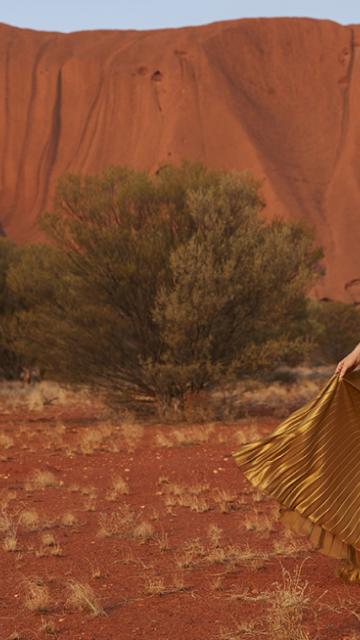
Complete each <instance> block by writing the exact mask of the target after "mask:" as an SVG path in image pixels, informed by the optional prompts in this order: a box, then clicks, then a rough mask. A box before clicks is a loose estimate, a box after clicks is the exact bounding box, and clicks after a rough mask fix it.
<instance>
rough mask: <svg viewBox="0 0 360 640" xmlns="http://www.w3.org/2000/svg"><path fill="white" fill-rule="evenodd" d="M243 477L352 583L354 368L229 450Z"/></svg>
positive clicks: (358, 376)
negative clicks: (269, 498) (266, 431)
mask: <svg viewBox="0 0 360 640" xmlns="http://www.w3.org/2000/svg"><path fill="white" fill-rule="evenodd" d="M233 456H234V458H235V461H236V463H237V464H238V465H239V466H240V467H241V469H242V471H243V473H244V475H245V477H246V478H247V479H248V480H249V481H250V482H251V483H252V484H253V485H254V486H255V487H257V488H259V489H260V490H262V491H264V492H265V493H267V494H268V495H269V496H272V497H273V498H275V499H276V500H277V501H278V502H279V503H280V521H281V522H282V524H283V525H284V526H286V527H288V528H290V529H292V530H293V531H295V532H296V533H300V534H303V535H305V536H307V538H308V539H309V541H310V542H311V543H312V545H313V546H314V547H315V548H316V549H318V550H319V551H320V552H321V553H323V554H325V555H327V556H332V557H334V558H338V559H342V560H343V568H342V570H341V569H339V570H338V575H340V576H341V577H343V578H345V579H347V580H349V581H358V580H360V370H357V371H352V372H348V373H346V374H345V376H344V377H343V378H342V379H340V378H339V376H338V375H337V374H335V373H334V374H333V375H332V376H331V378H330V379H329V380H328V381H327V383H326V384H325V385H324V386H323V388H322V389H321V390H320V392H319V393H318V395H317V396H316V397H315V398H314V399H313V400H311V401H310V402H308V403H307V404H305V405H304V406H302V407H300V409H297V410H296V411H294V412H293V413H292V414H290V415H289V416H288V417H287V418H286V419H285V420H284V421H283V422H281V423H280V424H279V425H278V426H277V427H276V428H275V429H274V430H273V431H272V432H271V433H270V434H269V435H267V436H266V437H265V438H263V439H261V440H256V441H255V442H248V443H246V444H243V445H242V446H241V447H240V449H238V450H237V451H236V452H234V453H233Z"/></svg>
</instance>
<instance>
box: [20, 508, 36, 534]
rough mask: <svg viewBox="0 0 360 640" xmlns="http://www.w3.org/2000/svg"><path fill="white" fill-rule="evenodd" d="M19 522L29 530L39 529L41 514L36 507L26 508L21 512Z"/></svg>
mask: <svg viewBox="0 0 360 640" xmlns="http://www.w3.org/2000/svg"><path fill="white" fill-rule="evenodd" d="M19 524H21V525H22V526H23V527H25V529H28V531H37V530H38V529H39V528H40V516H39V514H38V512H37V511H36V510H35V509H24V510H23V511H22V512H21V513H20V516H19Z"/></svg>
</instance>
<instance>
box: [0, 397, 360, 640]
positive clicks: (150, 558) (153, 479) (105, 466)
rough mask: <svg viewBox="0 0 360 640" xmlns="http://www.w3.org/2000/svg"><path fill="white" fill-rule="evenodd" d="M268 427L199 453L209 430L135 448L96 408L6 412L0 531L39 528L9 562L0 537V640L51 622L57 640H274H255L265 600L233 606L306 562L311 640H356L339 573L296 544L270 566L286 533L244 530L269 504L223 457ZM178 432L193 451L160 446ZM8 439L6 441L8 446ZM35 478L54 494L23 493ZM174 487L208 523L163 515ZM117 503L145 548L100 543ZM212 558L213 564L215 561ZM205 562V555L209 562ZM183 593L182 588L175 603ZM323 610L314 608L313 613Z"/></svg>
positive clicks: (155, 427) (187, 511) (349, 588)
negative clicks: (83, 603) (89, 593)
mask: <svg viewBox="0 0 360 640" xmlns="http://www.w3.org/2000/svg"><path fill="white" fill-rule="evenodd" d="M277 422H278V420H276V419H275V418H263V417H262V418H259V419H255V418H252V419H243V420H241V421H239V422H238V423H237V424H218V425H216V424H213V429H211V428H210V431H208V433H207V437H205V440H207V441H205V442H203V443H202V444H201V443H200V444H197V443H196V438H198V439H199V437H200V436H201V434H203V433H204V430H205V433H206V429H207V428H208V426H209V425H205V426H201V425H200V426H199V425H195V437H194V432H192V428H193V427H192V426H189V425H178V426H169V425H160V424H144V425H143V427H144V430H143V433H142V434H141V433H139V434H138V438H137V440H136V439H135V440H131V434H132V433H134V430H133V427H131V424H130V425H129V424H128V425H127V426H126V427H125V432H123V431H122V426H121V424H120V423H116V421H114V420H112V421H111V422H109V421H107V422H106V421H105V418H104V416H103V415H101V414H100V413H99V410H98V408H96V407H94V408H93V409H91V407H90V408H89V407H81V406H79V407H73V408H71V407H68V408H67V409H66V410H64V409H63V408H61V407H52V408H51V407H49V408H47V409H46V410H43V411H41V412H27V411H25V410H24V411H22V412H20V411H16V412H15V411H14V412H11V413H9V412H5V411H4V409H3V412H2V413H1V416H0V442H1V446H0V483H1V485H0V486H1V491H0V498H1V502H2V505H3V511H2V512H0V523H1V513H2V514H3V516H4V513H5V514H6V513H7V514H8V515H10V517H13V518H15V514H18V516H19V513H20V511H21V510H24V509H27V510H28V509H36V510H37V512H38V513H39V515H40V526H39V527H38V528H37V529H36V530H35V531H29V530H27V529H26V527H25V526H24V524H21V522H22V521H21V520H20V524H19V525H18V528H17V549H16V550H15V551H6V550H5V549H4V547H3V543H4V540H5V538H6V531H2V532H0V566H1V583H0V639H1V640H5V639H7V638H9V637H11V635H10V634H12V633H14V632H15V631H17V632H18V634H19V636H13V637H14V638H22V639H24V640H27V639H32V638H42V637H47V633H46V632H45V631H44V630H43V631H41V630H40V628H41V625H42V624H44V623H45V622H48V623H51V624H52V625H53V627H54V633H55V637H58V638H60V639H61V640H76V639H78V638H84V639H85V640H103V639H104V638H106V639H107V640H130V639H132V638H136V639H137V640H138V639H141V638H143V639H144V640H145V639H146V640H152V639H153V640H169V638H171V639H172V640H185V639H186V640H215V639H220V638H221V639H224V640H225V639H227V640H239V639H240V638H248V637H253V638H263V637H265V638H266V637H269V638H271V640H275V637H274V636H273V635H271V634H270V635H269V636H267V635H263V634H261V633H260V631H261V630H263V631H264V630H266V629H267V622H266V619H267V618H266V616H267V612H268V611H269V608H270V607H271V603H272V602H273V601H274V598H272V599H271V600H270V602H265V603H264V601H261V600H260V601H258V602H256V600H255V601H252V600H251V599H250V600H244V599H243V598H241V597H240V594H243V595H246V596H247V597H248V598H256V597H258V596H259V595H260V596H261V594H264V592H266V591H270V592H271V591H273V590H274V589H275V588H276V584H275V583H276V582H278V583H279V584H282V572H281V565H282V566H283V567H284V568H286V569H287V570H289V572H290V573H291V575H293V572H294V571H295V569H296V567H299V566H300V564H301V562H302V561H303V560H304V558H306V560H305V561H304V564H303V566H302V568H301V584H304V583H305V582H306V581H308V583H309V584H308V587H307V589H306V591H305V593H308V592H309V594H310V592H312V595H311V594H310V605H311V606H310V608H309V610H307V611H305V613H304V627H305V628H306V629H307V630H308V632H309V638H310V640H314V638H318V639H319V640H335V639H337V640H338V639H345V638H348V637H350V634H351V632H354V631H357V632H358V633H359V634H360V620H359V619H357V618H356V616H355V615H354V614H352V613H350V612H349V611H347V610H346V609H344V608H341V607H340V605H339V602H340V603H341V602H342V603H343V604H345V603H346V602H348V605H349V603H350V601H351V602H352V605H351V607H350V608H352V609H353V610H354V611H355V614H357V615H360V606H359V604H358V603H359V597H360V584H359V585H348V584H345V583H343V582H341V581H340V580H339V579H338V578H337V577H336V576H335V568H336V566H337V561H336V560H333V559H330V558H327V557H325V556H323V555H321V554H319V553H318V552H316V551H314V550H312V549H311V548H310V547H309V545H308V543H307V541H306V540H305V539H304V538H303V537H297V536H295V535H294V534H291V537H290V538H289V539H288V541H287V545H288V549H289V544H291V543H292V544H295V548H296V546H297V547H298V550H297V551H296V550H295V552H294V553H291V550H288V552H287V553H286V552H283V553H278V554H276V553H274V544H275V545H276V543H278V542H279V541H280V540H284V539H285V540H286V538H284V528H283V527H282V526H281V525H280V524H279V523H278V522H277V521H276V519H275V520H274V524H273V529H272V530H271V531H270V532H269V531H261V527H260V530H251V529H249V530H248V529H247V528H246V526H245V523H246V518H248V517H250V516H251V515H254V513H255V511H257V512H258V514H259V522H260V523H261V522H262V521H263V519H264V517H265V515H266V514H268V515H269V514H271V513H274V508H276V507H277V504H276V503H275V501H273V500H272V499H270V498H268V497H267V496H264V494H261V495H258V496H256V491H255V490H254V489H253V488H252V487H251V486H250V485H249V483H248V482H247V481H246V480H245V478H244V477H243V475H242V473H241V471H240V470H239V469H238V467H236V465H235V463H234V462H233V460H232V458H231V457H230V453H231V451H232V450H234V449H235V448H236V446H237V442H236V434H239V433H240V432H241V431H244V433H245V434H247V435H246V437H247V438H249V437H250V436H249V433H251V432H252V433H253V435H254V431H251V430H253V429H254V428H257V429H258V433H260V434H262V435H264V434H265V433H267V432H268V431H269V430H270V429H273V428H274V426H275V424H277ZM104 425H105V426H104ZM106 425H107V426H106ZM109 425H110V427H109ZM94 429H95V431H94ZM106 429H107V431H106ZM99 430H100V431H99ZM101 430H103V431H102V434H103V439H102V440H101V439H100V440H98V442H97V445H96V446H95V447H94V449H93V450H92V451H91V446H90V444H91V442H90V439H91V437H92V438H93V442H94V433H95V436H96V434H97V435H98V436H99V433H101ZM249 430H250V431H249ZM174 432H175V433H176V432H180V433H181V434H183V436H186V435H187V437H188V440H189V439H190V441H191V439H192V441H193V443H192V444H191V443H189V444H187V445H182V446H180V445H179V444H177V445H176V446H160V445H164V444H169V443H170V444H171V443H172V444H173V445H174V444H175V438H176V435H174ZM124 433H125V436H124ZM4 434H5V435H6V436H8V437H10V438H11V439H12V440H10V441H7V440H6V439H4ZM129 434H130V436H129ZM190 436H191V437H190ZM164 437H165V440H164ZM129 438H130V439H129ZM159 438H160V440H159ZM166 438H167V440H166ZM89 443H90V444H89ZM85 451H88V453H85ZM36 469H39V470H42V471H44V470H48V471H51V472H53V474H54V475H55V477H56V479H57V481H58V482H59V485H58V486H56V487H46V488H41V489H31V488H29V487H27V485H26V481H27V480H29V478H30V477H31V475H32V473H33V471H34V470H36ZM118 474H121V476H122V477H123V479H124V480H126V481H127V483H128V486H129V494H128V495H118V496H117V497H116V499H115V500H113V501H111V500H108V499H107V497H109V494H108V491H109V487H110V486H111V480H112V478H113V477H114V476H116V475H118ZM174 483H175V484H176V485H182V486H186V487H187V494H186V495H189V493H188V492H189V491H191V490H192V491H195V492H196V491H198V492H199V491H200V493H199V495H198V500H201V499H205V500H206V504H205V507H204V505H203V506H200V509H202V508H206V507H208V510H205V511H201V510H200V512H197V511H194V510H191V508H189V507H187V506H179V505H176V504H175V505H174V506H170V505H169V502H171V501H173V502H176V499H174V497H172V498H171V496H173V493H171V491H172V492H174V491H175V493H176V488H175V489H174ZM199 485H200V486H199ZM206 485H208V487H207V486H206ZM89 487H93V491H94V492H95V493H96V497H95V498H94V507H93V508H94V510H88V507H87V504H86V500H87V497H88V495H89V491H90V489H89ZM191 487H192V489H191ZM219 490H225V491H226V492H227V495H226V496H223V509H225V510H227V511H228V512H225V513H223V512H222V508H221V501H220V502H219ZM86 492H87V493H86ZM256 497H257V498H260V499H258V500H257V499H256ZM165 501H167V504H166V503H165ZM224 501H225V502H224ZM125 503H126V504H128V505H130V507H131V509H133V510H134V514H135V518H136V522H137V523H139V522H141V521H143V520H145V521H147V522H148V523H150V524H152V526H153V528H154V535H153V536H152V537H151V538H150V539H149V540H147V541H145V542H144V541H141V540H140V539H136V538H134V536H133V535H132V533H131V532H132V531H133V528H131V527H130V529H129V531H128V536H127V535H126V532H125V533H124V535H120V534H117V535H112V536H110V537H100V536H99V535H98V531H99V514H101V513H106V514H111V513H115V512H117V510H118V509H119V507H121V505H122V506H123V505H124V504H125ZM197 504H198V505H199V504H200V505H201V503H200V502H198V503H197ZM224 504H225V506H224ZM69 511H70V512H71V513H72V514H73V515H74V516H75V517H76V519H77V524H75V525H72V526H64V525H63V524H61V522H60V521H61V517H62V516H63V514H64V513H66V512H69ZM18 516H17V517H18ZM2 522H3V521H2ZM210 525H217V526H218V527H219V528H220V529H221V536H220V540H219V541H218V544H217V545H216V541H215V542H214V541H213V542H212V543H211V542H210V540H209V537H208V528H209V526H210ZM45 533H52V534H53V535H54V536H55V539H56V542H57V543H58V544H59V545H60V548H61V550H60V554H59V555H51V552H52V550H53V549H54V547H53V546H48V547H46V546H45V547H44V545H43V544H42V540H41V539H42V536H43V535H44V534H45ZM165 534H166V535H167V538H168V549H165V550H161V549H160V546H159V541H158V538H159V536H160V537H161V538H162V539H164V535H165ZM189 541H193V543H194V541H195V546H194V544H193V551H194V548H195V549H196V548H197V549H198V552H199V555H198V556H196V553H195V552H194V553H193V556H192V562H191V561H190V562H189V565H190V566H183V567H181V566H178V565H179V562H180V564H181V563H183V560H182V559H183V558H184V552H185V548H186V545H187V544H188V543H189ZM199 544H200V545H202V546H203V549H201V547H199ZM247 545H248V549H250V550H251V551H252V552H254V553H255V554H256V553H261V552H263V553H265V554H266V555H265V558H264V559H263V561H256V560H255V561H253V562H252V563H251V562H249V560H246V558H240V559H239V558H238V559H236V558H235V555H234V554H235V552H236V550H237V551H238V552H239V550H240V549H242V550H244V549H245V550H246V548H247ZM302 545H303V546H302ZM165 546H166V545H165ZM41 549H42V551H40V550H41ZM234 549H235V552H234ZM221 550H223V556H224V557H223V559H222V562H220V561H216V557H215V556H216V555H217V557H218V560H219V558H220V557H221V553H222V551H221ZM204 551H205V557H204ZM39 552H40V554H39ZM210 552H212V554H213V555H212V556H210V557H209V553H210ZM36 554H38V555H36ZM214 554H215V555H214ZM206 556H207V557H206ZM190 560H191V556H190ZM34 576H37V577H40V578H42V579H43V581H44V583H45V584H46V585H47V586H48V588H49V592H50V599H51V602H50V605H49V607H48V610H47V611H44V612H37V611H29V610H28V609H27V608H26V606H25V590H24V584H23V579H24V578H25V577H34ZM69 578H76V579H78V580H80V581H81V582H85V583H88V584H90V585H91V586H92V587H93V589H94V591H95V593H96V595H97V596H98V598H99V600H100V604H101V605H102V606H103V608H104V610H105V612H106V614H107V615H100V616H97V617H93V616H91V615H90V614H89V613H88V612H86V611H77V610H75V609H73V608H72V607H71V606H69V603H68V604H66V599H67V596H68V593H67V586H66V585H67V581H68V580H69ZM159 578H160V579H162V580H163V588H162V591H163V593H162V594H156V593H155V594H149V593H147V585H148V581H149V580H152V581H153V584H154V580H156V579H159ZM179 580H180V583H179ZM179 584H180V588H181V587H183V588H182V589H181V590H177V591H176V587H179ZM174 585H175V587H174ZM324 592H325V593H324ZM318 597H321V600H320V603H321V604H322V607H321V606H320V604H319V603H318V604H316V603H315V602H314V601H315V600H316V598H318ZM339 599H340V600H339ZM328 606H330V607H335V608H336V609H337V611H336V612H334V611H331V610H330V609H329V608H327V607H328ZM244 623H248V624H253V625H255V629H258V630H260V631H259V632H256V631H255V632H254V634H253V635H252V636H250V635H247V634H246V633H242V632H237V633H236V625H240V624H244ZM227 632H229V635H226V633H227ZM230 632H232V633H230ZM221 633H222V634H223V635H221ZM224 634H225V635H224ZM276 637H278V635H276ZM353 637H354V638H355V637H358V636H353ZM359 637H360V636H359Z"/></svg>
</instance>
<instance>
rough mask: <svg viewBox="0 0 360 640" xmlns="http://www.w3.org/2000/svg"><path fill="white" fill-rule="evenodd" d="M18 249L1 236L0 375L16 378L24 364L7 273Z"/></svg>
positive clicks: (14, 303) (15, 306)
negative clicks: (19, 349)
mask: <svg viewBox="0 0 360 640" xmlns="http://www.w3.org/2000/svg"><path fill="white" fill-rule="evenodd" d="M18 251H19V250H18V249H17V247H16V245H15V243H13V242H12V241H11V240H8V239H7V238H4V237H0V377H2V378H15V377H17V376H18V374H19V372H20V368H21V365H22V361H21V358H20V357H19V355H18V353H17V350H16V346H15V339H14V331H13V327H14V322H15V318H14V312H15V311H16V309H17V308H18V305H17V301H16V296H14V294H13V292H12V291H11V289H10V287H9V286H8V282H7V275H8V272H9V269H10V267H11V265H12V264H14V263H15V262H16V260H17V257H18Z"/></svg>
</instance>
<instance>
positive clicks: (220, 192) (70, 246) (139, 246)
mask: <svg viewBox="0 0 360 640" xmlns="http://www.w3.org/2000/svg"><path fill="white" fill-rule="evenodd" d="M263 206H264V202H263V200H262V198H261V194H260V184H259V183H258V182H257V181H255V180H254V179H253V178H252V177H251V175H249V174H247V173H244V174H239V173H237V172H230V173H226V172H223V171H214V170H210V169H208V168H206V167H205V166H203V165H201V164H199V163H189V162H185V161H184V162H183V163H182V164H181V165H180V166H178V167H174V166H172V167H170V166H169V167H166V168H164V169H163V170H162V171H160V172H159V173H158V174H157V175H156V176H150V175H149V174H147V173H146V172H140V171H135V170H133V169H129V168H127V167H111V168H109V169H107V170H106V171H104V172H103V173H101V174H99V175H96V176H82V175H73V174H68V175H65V176H63V177H62V178H61V179H60V180H59V183H58V187H57V192H56V197H55V202H54V210H53V211H51V212H46V213H44V214H43V215H42V216H41V217H40V219H39V224H40V226H41V228H42V229H43V231H45V233H46V234H47V237H48V240H49V243H48V244H46V245H45V244H44V245H40V244H39V245H29V246H26V247H25V248H23V249H21V250H20V249H18V250H17V251H16V250H14V251H15V254H16V259H14V260H10V258H6V255H5V254H4V255H5V258H6V260H5V262H6V261H7V268H6V278H5V281H6V292H7V295H9V296H10V297H11V299H12V300H13V301H14V303H13V309H12V311H13V313H12V317H11V330H10V329H9V331H8V332H7V333H8V336H11V340H12V345H15V346H14V353H16V354H17V356H18V357H20V358H21V359H22V360H23V361H26V362H36V363H37V364H38V365H39V366H40V367H41V368H42V369H43V370H44V371H46V374H47V376H48V377H50V378H52V379H54V380H57V381H60V382H66V383H73V384H74V383H75V384H85V385H88V386H90V387H94V388H96V389H102V390H104V391H105V393H106V396H107V397H108V399H109V401H111V402H114V401H117V402H129V401H131V400H133V401H134V400H135V401H138V402H145V403H147V402H150V403H153V401H154V400H156V401H157V402H158V404H159V405H165V406H167V405H169V404H171V403H172V402H174V401H175V402H178V403H182V402H183V400H184V398H185V396H188V395H191V394H196V393H198V392H200V391H201V390H204V389H208V388H210V387H213V386H214V385H216V384H217V383H219V381H221V382H225V381H227V380H229V381H230V380H235V379H238V378H239V377H241V376H243V375H246V374H249V373H250V374H255V375H261V374H262V373H264V372H266V371H269V370H272V369H274V368H275V367H276V366H277V365H278V364H290V365H295V364H298V363H299V362H301V361H302V360H303V359H304V357H305V356H306V355H307V354H309V352H310V351H311V348H312V347H313V346H314V340H313V338H312V333H311V325H310V323H309V309H308V301H307V292H308V290H309V287H310V286H311V285H312V283H313V282H314V279H316V278H317V277H318V275H319V273H320V266H319V264H320V259H321V257H322V251H321V249H320V248H319V247H317V246H315V244H314V238H313V233H312V231H311V230H309V229H308V228H306V227H305V226H303V225H301V224H287V223H285V222H283V221H281V220H279V219H275V220H273V221H272V222H270V223H266V222H265V220H264V218H263V216H261V215H260V213H261V210H262V208H263ZM3 246H4V247H5V245H3ZM5 253H6V252H5ZM4 344H5V342H4Z"/></svg>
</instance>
